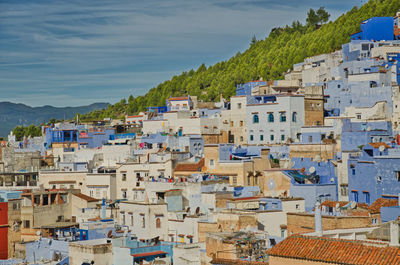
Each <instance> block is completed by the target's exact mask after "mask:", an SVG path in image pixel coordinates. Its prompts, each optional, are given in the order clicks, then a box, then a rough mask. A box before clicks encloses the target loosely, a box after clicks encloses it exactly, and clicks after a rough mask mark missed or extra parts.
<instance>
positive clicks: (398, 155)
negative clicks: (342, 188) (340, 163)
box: [348, 142, 400, 204]
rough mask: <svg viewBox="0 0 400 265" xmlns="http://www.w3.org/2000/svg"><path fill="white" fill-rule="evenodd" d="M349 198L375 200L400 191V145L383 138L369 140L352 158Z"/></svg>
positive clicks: (395, 195) (394, 196)
mask: <svg viewBox="0 0 400 265" xmlns="http://www.w3.org/2000/svg"><path fill="white" fill-rule="evenodd" d="M348 183H349V198H350V200H351V201H355V202H360V203H367V204H371V203H373V202H374V201H376V200H377V199H378V198H380V197H384V198H397V196H398V194H399V192H400V147H399V146H397V145H394V144H391V145H388V144H386V143H383V142H381V143H380V142H378V143H369V144H366V145H365V146H364V147H363V148H362V150H361V153H360V154H359V155H351V156H350V158H349V160H348Z"/></svg>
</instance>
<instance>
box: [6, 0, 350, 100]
mask: <svg viewBox="0 0 400 265" xmlns="http://www.w3.org/2000/svg"><path fill="white" fill-rule="evenodd" d="M351 2H353V3H357V2H356V1H353V0H352V1H346V2H345V1H328V0H324V1H315V0H308V1H292V0H290V1H275V0H273V1H271V0H268V1H254V0H246V1H239V0H218V1H213V0H206V1H194V0H178V1H165V0H147V1H131V0H119V1H108V0H107V1H106V0H86V1H80V0H75V1H72V0H71V1H49V0H48V1H40V2H33V1H28V0H26V1H18V2H17V1H9V2H4V1H3V2H1V3H0V9H1V10H2V12H1V13H0V77H1V79H0V80H1V82H0V92H1V93H2V95H4V96H3V98H4V99H7V100H10V101H21V100H23V101H24V102H25V103H28V102H29V104H33V105H44V104H53V105H59V104H61V105H66V104H70V105H76V104H78V102H79V104H82V103H84V102H85V104H86V103H87V104H89V103H92V102H94V101H97V100H100V101H104V100H111V101H116V100H118V99H119V98H122V97H127V96H128V95H129V94H130V93H132V92H129V94H128V93H127V90H128V91H136V92H137V93H135V94H143V93H144V92H145V91H146V90H147V89H149V88H151V87H152V86H155V85H157V84H158V83H159V82H162V81H163V80H166V79H169V78H170V77H171V74H172V73H174V74H177V73H179V72H181V71H184V70H188V69H190V68H193V67H198V65H200V64H201V63H203V62H205V63H206V64H212V63H215V62H217V61H220V60H225V59H228V58H229V57H230V56H232V55H233V54H235V53H236V52H237V51H238V50H244V49H246V48H247V46H248V43H249V41H250V39H251V37H252V36H253V34H256V36H257V38H259V39H260V38H264V37H265V35H266V34H267V33H268V32H269V31H270V29H271V28H272V27H275V26H279V25H284V24H287V23H291V21H293V20H295V19H299V20H304V17H305V14H306V10H307V9H308V8H309V7H314V8H318V7H319V6H320V5H324V4H325V5H326V6H327V7H329V6H330V7H331V9H332V11H331V10H329V9H328V11H331V12H333V13H334V15H335V16H337V15H339V14H340V12H341V11H342V10H341V8H343V9H348V8H349V7H350V6H351V5H352V3H351ZM332 3H335V4H332ZM343 3H346V8H345V7H340V5H342V6H343ZM111 89H112V91H113V93H111V94H107V93H109V91H110V90H111ZM77 90H79V91H82V90H85V91H84V93H76V91H77ZM16 92H17V93H16ZM106 94H107V97H104V98H102V97H101V96H102V95H106ZM46 95H51V97H49V96H46ZM63 98H66V99H67V98H68V100H62V99H63Z"/></svg>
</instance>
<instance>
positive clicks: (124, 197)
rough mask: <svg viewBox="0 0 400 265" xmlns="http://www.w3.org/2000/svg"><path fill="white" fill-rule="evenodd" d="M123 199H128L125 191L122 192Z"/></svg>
mask: <svg viewBox="0 0 400 265" xmlns="http://www.w3.org/2000/svg"><path fill="white" fill-rule="evenodd" d="M122 198H123V199H126V191H123V192H122Z"/></svg>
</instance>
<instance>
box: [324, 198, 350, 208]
mask: <svg viewBox="0 0 400 265" xmlns="http://www.w3.org/2000/svg"><path fill="white" fill-rule="evenodd" d="M337 203H339V207H343V206H345V205H346V204H348V203H349V202H337V201H330V200H326V201H324V202H323V203H321V206H328V207H332V208H335V207H336V204H337Z"/></svg>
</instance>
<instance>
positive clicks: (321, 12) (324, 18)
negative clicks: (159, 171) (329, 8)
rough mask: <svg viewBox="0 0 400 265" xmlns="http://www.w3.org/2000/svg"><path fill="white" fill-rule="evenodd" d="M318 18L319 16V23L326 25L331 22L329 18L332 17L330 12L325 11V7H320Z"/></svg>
mask: <svg viewBox="0 0 400 265" xmlns="http://www.w3.org/2000/svg"><path fill="white" fill-rule="evenodd" d="M317 16H318V22H319V23H321V24H322V23H326V22H328V20H329V17H330V16H331V15H330V14H329V13H328V12H326V11H325V8H324V7H320V8H319V9H318V10H317Z"/></svg>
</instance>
